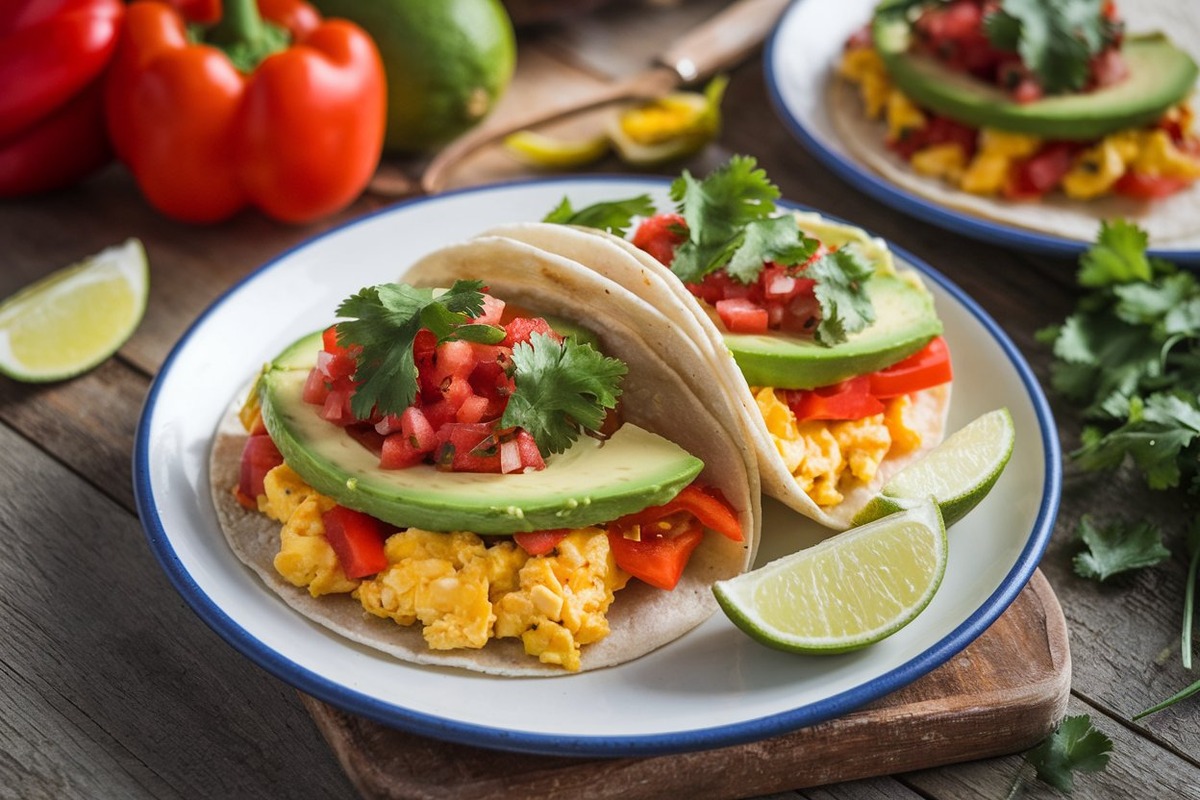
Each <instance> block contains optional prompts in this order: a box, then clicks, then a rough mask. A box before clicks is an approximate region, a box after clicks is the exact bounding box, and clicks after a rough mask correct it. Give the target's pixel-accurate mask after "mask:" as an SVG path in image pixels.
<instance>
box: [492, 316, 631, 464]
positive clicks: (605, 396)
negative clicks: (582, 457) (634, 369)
mask: <svg viewBox="0 0 1200 800" xmlns="http://www.w3.org/2000/svg"><path fill="white" fill-rule="evenodd" d="M512 358H513V364H514V365H515V370H514V372H513V382H514V384H515V387H514V389H513V393H512V394H511V395H510V396H509V398H508V406H507V407H506V408H505V410H504V416H502V417H501V418H500V427H502V428H514V427H515V428H524V429H525V431H527V432H528V433H529V434H530V435H531V436H532V437H533V438H534V440H535V441H536V442H537V443H538V449H539V450H540V451H541V453H542V455H549V454H551V453H561V452H562V451H564V450H566V449H567V448H568V447H570V446H571V443H572V442H574V441H575V440H576V439H577V438H579V431H580V428H583V429H586V430H592V431H595V430H599V429H600V426H601V425H602V424H603V422H604V418H605V413H606V410H607V409H610V408H613V407H615V406H616V404H617V398H618V397H619V396H620V394H621V387H620V383H621V379H622V378H623V377H624V376H625V374H626V372H627V371H628V368H627V367H626V366H625V363H624V362H622V361H619V360H618V359H615V358H609V357H607V356H603V355H601V354H600V353H598V352H596V350H595V349H594V348H593V347H592V346H591V345H587V344H578V343H576V342H573V341H571V340H569V339H568V340H565V341H563V342H562V343H561V344H560V343H559V342H558V341H557V340H555V339H554V337H552V336H547V335H546V334H541V333H535V334H533V335H532V336H531V337H530V339H529V342H528V343H522V344H519V345H517V346H516V347H514V348H513V352H512Z"/></svg>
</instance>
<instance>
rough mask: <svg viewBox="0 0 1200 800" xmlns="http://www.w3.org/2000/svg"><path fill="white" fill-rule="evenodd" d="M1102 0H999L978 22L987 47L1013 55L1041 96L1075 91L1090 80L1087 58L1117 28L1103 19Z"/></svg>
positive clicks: (1102, 45)
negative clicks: (1035, 78) (1018, 58)
mask: <svg viewBox="0 0 1200 800" xmlns="http://www.w3.org/2000/svg"><path fill="white" fill-rule="evenodd" d="M1103 5H1104V0H1002V2H1001V3H1000V9H999V10H998V11H996V12H994V13H991V14H988V15H987V16H986V17H985V18H984V21H983V29H984V33H985V34H986V35H987V37H988V41H989V42H991V44H992V46H994V47H996V48H997V49H999V50H1007V51H1010V52H1015V53H1017V54H1018V55H1020V57H1021V62H1022V63H1023V64H1024V65H1025V68H1026V69H1028V70H1029V71H1030V72H1031V73H1033V75H1035V76H1036V77H1037V79H1038V83H1039V84H1040V85H1041V87H1042V90H1043V91H1045V92H1046V93H1047V94H1061V93H1064V92H1078V91H1081V90H1082V89H1084V88H1085V87H1086V86H1087V83H1088V81H1089V79H1090V78H1091V60H1092V58H1093V57H1095V56H1096V55H1097V54H1099V53H1100V52H1101V51H1102V50H1104V48H1105V47H1107V46H1108V45H1109V43H1111V42H1112V41H1113V40H1114V38H1115V37H1116V35H1117V33H1118V32H1119V26H1118V25H1116V24H1114V23H1113V22H1111V21H1109V20H1107V19H1106V18H1105V17H1104V15H1103V13H1102V11H1103Z"/></svg>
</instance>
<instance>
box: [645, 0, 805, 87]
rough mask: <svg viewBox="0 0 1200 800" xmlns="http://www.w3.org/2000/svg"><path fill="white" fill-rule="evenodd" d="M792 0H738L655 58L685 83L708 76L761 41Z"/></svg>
mask: <svg viewBox="0 0 1200 800" xmlns="http://www.w3.org/2000/svg"><path fill="white" fill-rule="evenodd" d="M790 1H791V0H738V2H736V3H733V4H732V5H730V6H729V7H728V8H725V9H724V10H722V11H720V12H718V13H717V14H715V15H713V17H712V18H711V19H709V20H707V21H706V22H704V23H702V24H701V25H699V26H698V27H696V28H694V29H693V30H692V31H691V32H689V33H687V34H685V35H684V36H683V37H682V38H681V39H679V40H678V41H677V42H675V43H674V44H673V45H671V47H669V48H668V49H667V50H666V51H665V52H664V53H662V54H661V55H660V56H659V57H658V61H659V62H660V63H662V64H664V65H665V66H668V67H670V68H671V69H673V70H675V71H676V72H677V73H679V76H680V78H682V79H683V81H684V82H685V83H690V82H692V81H695V80H699V79H700V78H705V77H708V76H709V75H712V74H713V73H714V72H718V71H720V70H722V69H726V68H728V67H730V66H732V65H734V64H737V63H738V62H739V61H741V60H742V59H743V58H745V57H746V56H747V55H748V54H749V53H750V51H751V50H753V49H754V48H755V47H758V46H759V45H760V44H762V42H763V40H764V39H766V38H767V34H769V33H770V32H771V29H772V28H774V26H775V23H776V22H777V21H778V20H779V15H780V14H782V13H783V10H784V9H785V8H787V6H788V4H789V2H790Z"/></svg>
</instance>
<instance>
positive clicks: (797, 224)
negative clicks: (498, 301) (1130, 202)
mask: <svg viewBox="0 0 1200 800" xmlns="http://www.w3.org/2000/svg"><path fill="white" fill-rule="evenodd" d="M671 193H672V197H673V198H674V199H675V200H676V201H677V204H678V205H677V210H676V212H668V213H650V214H649V215H645V216H644V217H643V219H642V220H641V222H640V224H639V225H638V226H637V228H636V231H635V232H634V233H633V235H632V241H630V240H627V239H624V238H621V237H619V236H616V235H614V234H612V233H609V232H606V231H605V230H603V228H606V227H609V228H617V229H623V228H626V227H629V219H628V218H621V217H620V215H619V214H618V215H616V219H615V221H614V220H613V219H610V220H607V222H608V223H612V224H606V221H605V220H604V219H603V217H602V216H600V217H598V216H597V214H596V207H588V208H585V209H579V210H574V209H571V208H570V207H569V203H567V204H565V205H564V206H563V207H561V208H560V209H559V210H558V211H556V212H553V213H551V214H550V215H549V216H548V217H547V219H548V220H550V221H551V222H549V223H543V224H524V225H510V226H505V227H503V228H499V229H495V230H494V231H493V233H496V234H500V235H504V236H508V237H511V238H519V239H523V240H525V241H528V242H530V243H532V244H535V245H536V246H538V247H541V248H543V249H545V250H550V251H553V252H558V253H561V254H564V255H566V256H568V257H570V258H574V259H576V260H578V261H580V262H581V263H585V264H588V265H589V266H591V267H592V268H593V269H600V270H604V271H605V275H606V276H607V277H609V278H610V279H612V280H614V281H616V282H618V283H620V284H622V285H624V286H626V287H629V288H630V290H631V291H634V292H640V293H641V294H642V295H643V296H644V297H645V298H646V299H647V300H650V301H652V302H654V304H655V305H656V307H657V309H658V313H659V315H660V318H662V319H663V320H666V321H667V322H668V323H669V325H670V326H671V327H672V328H673V329H674V330H675V331H676V332H677V335H683V336H684V337H686V338H690V339H692V340H694V341H696V342H697V343H699V345H700V347H701V348H702V349H703V350H704V354H705V358H707V360H708V362H707V363H708V364H709V365H710V368H711V373H712V374H711V377H710V379H711V380H712V382H713V383H714V384H715V385H719V386H720V387H721V388H722V390H723V391H725V392H727V393H728V394H729V395H730V396H731V397H732V398H734V399H735V400H736V401H737V405H738V407H739V408H741V409H742V412H743V417H744V419H745V421H746V425H747V427H748V428H749V431H750V437H751V441H753V442H754V444H755V447H756V450H757V452H758V456H759V468H760V471H761V475H762V482H763V489H764V491H765V492H766V493H767V494H769V495H771V496H773V497H775V498H777V499H779V500H781V501H783V502H784V503H786V504H787V505H789V506H790V507H792V508H794V509H795V510H797V511H800V512H801V513H803V514H805V515H806V516H809V517H811V518H812V519H815V520H817V521H819V522H821V523H822V524H824V525H827V526H830V527H834V528H845V527H847V526H849V525H850V523H851V520H852V519H853V517H854V515H855V514H856V513H857V512H858V511H859V510H861V509H862V508H863V506H865V505H866V503H867V502H868V501H869V500H870V499H871V498H872V497H873V496H874V495H875V494H876V493H877V492H878V490H879V489H880V488H881V487H882V486H883V485H884V483H886V481H887V479H888V478H890V477H891V476H892V475H894V474H895V473H896V472H898V471H899V470H900V469H902V468H903V467H904V466H905V465H907V464H909V463H911V462H912V461H914V460H916V459H917V458H919V457H921V456H922V455H924V454H925V453H926V452H928V451H929V450H930V449H932V448H933V447H934V446H936V445H937V444H938V443H939V442H940V441H941V440H942V438H943V436H944V433H945V426H946V418H947V413H948V410H949V402H950V384H951V377H952V369H951V362H950V352H949V348H948V347H947V345H946V342H945V340H944V339H943V338H942V337H941V335H940V334H941V330H942V325H941V321H940V320H939V318H938V316H937V313H936V309H935V308H934V304H933V297H932V295H931V294H930V293H929V291H928V289H927V288H926V287H925V286H924V284H923V283H922V280H921V278H920V276H919V275H918V274H917V273H916V272H915V271H914V270H901V269H898V268H897V267H896V265H895V262H894V260H893V258H892V254H891V252H890V251H889V250H888V248H887V245H886V243H884V242H883V241H882V240H880V239H877V238H873V237H870V236H868V235H867V234H866V233H865V232H863V231H862V230H860V229H858V228H854V227H853V226H849V225H843V224H840V223H836V222H833V221H831V220H827V219H825V218H823V217H821V216H820V215H817V214H815V213H783V214H777V213H775V206H774V202H773V201H774V199H775V198H776V197H778V189H777V188H776V187H774V185H773V184H771V183H770V182H769V181H768V180H767V178H766V176H765V174H764V173H763V172H762V171H761V170H759V169H757V168H756V167H755V162H754V161H753V159H749V158H734V159H733V160H731V161H730V162H729V163H728V164H727V165H725V166H723V167H721V168H720V169H718V170H715V171H714V172H713V173H711V174H710V175H709V176H707V177H706V178H705V179H703V180H696V179H694V178H693V177H692V176H691V175H690V174H688V173H684V175H683V177H681V178H680V179H678V180H677V181H676V182H675V183H674V184H673V185H672V189H671ZM647 201H648V198H647ZM608 207H609V208H610V209H616V208H620V207H624V208H625V209H626V210H628V209H629V208H630V207H631V206H630V205H628V204H627V203H624V204H623V203H617V202H614V203H610V204H608ZM640 210H641V211H642V212H645V211H647V210H651V211H652V209H647V207H645V206H644V205H643V206H642V207H641V208H640ZM597 219H599V220H600V221H599V222H596V221H597ZM585 220H586V221H589V222H590V223H594V224H595V225H596V227H582V226H579V224H578V223H580V222H581V221H585ZM555 222H557V223H560V224H554V223H555ZM561 223H567V224H561Z"/></svg>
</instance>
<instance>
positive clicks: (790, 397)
mask: <svg viewBox="0 0 1200 800" xmlns="http://www.w3.org/2000/svg"><path fill="white" fill-rule="evenodd" d="M784 397H785V398H786V402H787V404H788V408H790V409H791V410H792V413H793V414H795V415H796V420H797V421H798V422H804V421H806V420H810V419H835V420H843V419H862V418H863V417H869V416H872V415H874V414H879V413H882V412H883V403H881V402H880V401H879V400H878V399H876V398H875V397H873V396H872V395H871V379H870V377H869V376H867V375H858V376H855V377H853V378H848V379H846V380H844V381H840V382H838V383H835V384H832V385H830V386H821V387H818V388H816V389H788V390H785V392H784Z"/></svg>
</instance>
